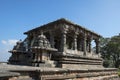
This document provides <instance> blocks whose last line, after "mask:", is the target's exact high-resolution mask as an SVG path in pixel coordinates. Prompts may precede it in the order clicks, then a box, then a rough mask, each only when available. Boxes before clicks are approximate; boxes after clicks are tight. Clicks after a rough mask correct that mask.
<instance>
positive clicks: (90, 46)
mask: <svg viewBox="0 0 120 80" xmlns="http://www.w3.org/2000/svg"><path fill="white" fill-rule="evenodd" d="M91 41H92V40H91V39H90V40H89V42H88V44H89V52H90V53H91Z"/></svg>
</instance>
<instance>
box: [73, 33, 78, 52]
mask: <svg viewBox="0 0 120 80" xmlns="http://www.w3.org/2000/svg"><path fill="white" fill-rule="evenodd" d="M73 43H74V45H73V49H74V50H76V49H77V33H75V35H74V42H73Z"/></svg>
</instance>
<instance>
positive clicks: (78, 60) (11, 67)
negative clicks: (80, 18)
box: [0, 18, 118, 80]
mask: <svg viewBox="0 0 120 80" xmlns="http://www.w3.org/2000/svg"><path fill="white" fill-rule="evenodd" d="M24 34H25V35H27V37H26V38H25V40H24V41H22V40H20V41H18V42H17V43H16V45H15V46H14V48H13V50H10V51H9V52H10V53H11V57H10V58H9V60H8V64H7V65H1V64H0V69H2V70H4V75H2V76H0V80H114V79H116V78H118V75H117V69H116V68H104V67H103V66H102V63H103V59H102V58H101V55H100V52H99V51H100V49H99V48H100V46H99V45H100V40H99V39H100V37H101V36H100V35H99V34H97V33H95V32H93V31H90V30H88V29H86V28H84V27H82V26H80V25H77V24H74V23H73V22H71V21H69V20H66V19H64V18H62V19H58V20H56V21H53V22H50V23H48V24H45V25H42V26H40V27H37V28H35V29H32V30H29V31H27V32H25V33H24ZM92 42H94V44H95V50H92ZM8 72H9V73H14V74H9V75H6V74H7V73H8ZM1 73H3V72H0V74H1Z"/></svg>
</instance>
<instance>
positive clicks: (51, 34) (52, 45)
mask: <svg viewBox="0 0 120 80" xmlns="http://www.w3.org/2000/svg"><path fill="white" fill-rule="evenodd" d="M49 33H50V43H51V47H52V48H54V44H55V42H54V34H53V33H52V31H49Z"/></svg>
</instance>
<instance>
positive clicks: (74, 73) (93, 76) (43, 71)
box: [0, 64, 118, 80]
mask: <svg viewBox="0 0 120 80" xmlns="http://www.w3.org/2000/svg"><path fill="white" fill-rule="evenodd" d="M0 70H5V71H9V72H17V73H18V74H20V75H19V76H18V77H16V79H15V80H19V79H22V80H24V79H27V80H32V79H33V80H67V79H69V80H115V79H117V78H118V75H117V70H116V69H115V68H99V69H94V68H93V69H92V68H91V69H85V68H84V69H80V68H79V69H75V68H74V69H73V68H48V67H30V66H17V65H7V64H4V65H3V64H1V65H0Z"/></svg>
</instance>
